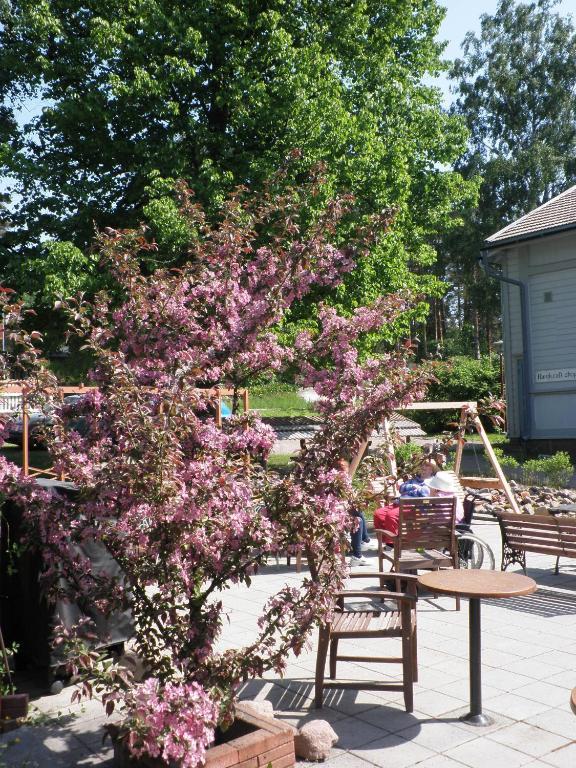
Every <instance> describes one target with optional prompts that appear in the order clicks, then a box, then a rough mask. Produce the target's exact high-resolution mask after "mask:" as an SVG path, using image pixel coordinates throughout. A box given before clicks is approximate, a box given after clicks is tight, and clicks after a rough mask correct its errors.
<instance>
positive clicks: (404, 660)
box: [315, 572, 418, 712]
mask: <svg viewBox="0 0 576 768" xmlns="http://www.w3.org/2000/svg"><path fill="white" fill-rule="evenodd" d="M350 578H352V579H354V578H361V579H366V578H374V579H378V580H379V581H380V582H381V583H382V582H386V581H389V582H392V583H395V582H396V579H397V575H396V574H392V573H382V572H377V573H374V572H372V573H352V574H350ZM402 581H403V582H404V581H405V583H406V591H405V592H389V591H388V590H387V589H385V588H383V587H382V586H379V587H376V588H374V589H371V590H369V591H363V590H350V589H347V590H344V591H342V592H338V593H337V594H336V595H335V598H336V607H335V609H334V614H333V617H332V619H331V621H328V622H326V623H325V624H323V625H322V626H321V628H320V636H319V641H318V655H317V657H316V689H315V703H316V707H317V708H321V707H322V705H323V702H324V688H327V687H330V688H357V689H366V690H384V691H403V692H404V704H405V706H406V711H407V712H412V711H413V709H414V694H413V684H414V682H416V681H417V679H418V659H417V642H416V600H417V597H416V577H414V576H403V577H402ZM347 598H356V599H357V600H359V599H360V598H370V602H368V601H366V604H365V605H363V604H360V605H359V604H358V603H356V605H354V606H352V607H350V606H349V607H348V609H347V607H346V604H345V600H346V599H347ZM376 601H377V602H376ZM372 637H375V638H389V637H390V638H391V637H396V638H401V641H402V655H401V656H350V655H339V654H338V643H339V641H340V640H344V639H352V640H356V639H358V638H372ZM328 648H330V681H329V682H326V681H325V680H324V669H325V666H326V656H327V654H328ZM338 661H368V662H370V663H382V664H402V673H403V674H402V682H401V683H386V682H383V683H376V682H372V683H371V682H366V681H363V680H361V681H358V682H355V681H342V682H338V681H337V680H336V664H337V662H338Z"/></svg>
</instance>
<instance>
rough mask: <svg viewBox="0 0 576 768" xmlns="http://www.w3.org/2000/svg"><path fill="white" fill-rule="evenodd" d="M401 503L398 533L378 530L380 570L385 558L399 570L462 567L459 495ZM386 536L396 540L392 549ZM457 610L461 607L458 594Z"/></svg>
mask: <svg viewBox="0 0 576 768" xmlns="http://www.w3.org/2000/svg"><path fill="white" fill-rule="evenodd" d="M399 506H400V511H399V516H398V534H397V535H394V534H393V533H390V531H381V530H377V531H376V536H377V537H378V567H379V569H380V571H383V570H384V560H389V561H390V562H391V563H392V566H391V571H393V572H396V573H405V572H408V573H416V572H417V571H437V570H439V569H440V568H459V567H460V559H459V557H458V544H457V540H456V533H455V524H456V497H455V496H432V497H428V498H414V499H412V498H401V499H400V500H399ZM385 539H392V540H393V541H394V544H393V548H392V550H391V551H387V550H386V545H385V541H384V540H385ZM456 609H457V610H460V598H459V597H457V598H456Z"/></svg>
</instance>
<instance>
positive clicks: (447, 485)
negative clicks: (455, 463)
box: [426, 472, 464, 523]
mask: <svg viewBox="0 0 576 768" xmlns="http://www.w3.org/2000/svg"><path fill="white" fill-rule="evenodd" d="M426 484H427V485H428V488H429V489H430V496H456V523H461V522H462V520H463V519H464V504H463V502H462V498H461V494H460V488H459V486H458V485H457V484H456V482H455V480H454V476H453V475H451V474H450V472H437V473H436V475H434V477H431V478H430V479H429V480H427V481H426Z"/></svg>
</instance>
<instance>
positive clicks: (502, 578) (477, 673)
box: [418, 568, 538, 725]
mask: <svg viewBox="0 0 576 768" xmlns="http://www.w3.org/2000/svg"><path fill="white" fill-rule="evenodd" d="M418 582H419V583H420V584H421V585H422V586H423V587H426V589H429V590H430V591H432V592H437V593H438V594H440V595H454V596H458V597H467V598H469V606H468V607H469V628H470V635H469V642H470V712H469V713H468V714H467V715H464V716H463V717H461V718H460V719H461V720H464V721H465V722H467V723H470V724H471V725H491V723H492V720H491V719H490V718H489V717H488V716H487V715H485V714H484V713H483V712H482V676H481V666H482V646H481V621H480V601H481V599H482V598H483V597H491V598H492V597H519V596H520V595H530V594H532V592H535V591H536V590H537V588H538V587H537V584H536V582H535V581H534V579H530V578H529V577H528V576H522V574H519V573H506V572H504V571H483V570H465V569H459V568H455V569H451V570H446V571H430V572H429V573H425V574H423V575H422V576H418Z"/></svg>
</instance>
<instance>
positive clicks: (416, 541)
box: [396, 496, 456, 552]
mask: <svg viewBox="0 0 576 768" xmlns="http://www.w3.org/2000/svg"><path fill="white" fill-rule="evenodd" d="M399 505H400V513H399V516H398V537H397V540H396V543H397V546H398V550H399V551H400V552H401V551H402V550H403V549H417V548H419V547H423V548H427V549H444V548H447V549H449V550H450V551H452V550H453V548H454V542H455V533H454V531H455V523H456V497H455V496H432V497H430V498H417V499H409V498H401V499H400V501H399Z"/></svg>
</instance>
